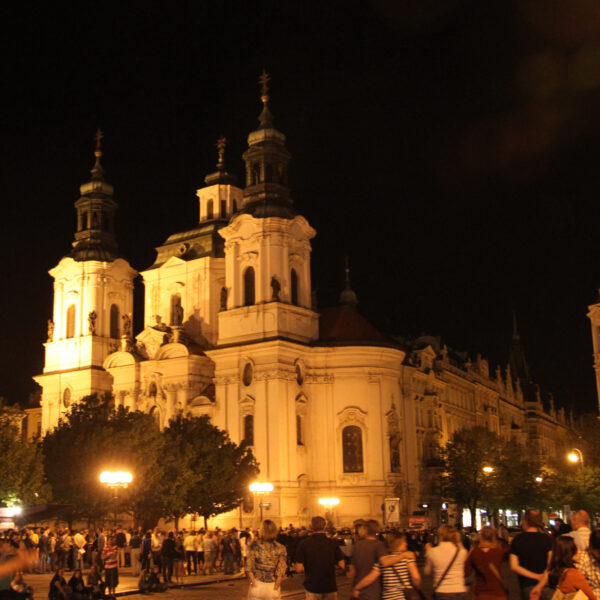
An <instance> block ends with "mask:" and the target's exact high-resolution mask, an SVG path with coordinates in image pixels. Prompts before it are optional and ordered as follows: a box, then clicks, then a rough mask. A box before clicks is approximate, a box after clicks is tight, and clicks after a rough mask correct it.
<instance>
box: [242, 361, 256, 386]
mask: <svg viewBox="0 0 600 600" xmlns="http://www.w3.org/2000/svg"><path fill="white" fill-rule="evenodd" d="M253 377H254V369H253V368H252V363H246V364H245V366H244V372H243V373H242V383H243V384H244V385H245V386H246V387H248V386H249V385H250V384H251V383H252V378H253Z"/></svg>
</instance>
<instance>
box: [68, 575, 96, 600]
mask: <svg viewBox="0 0 600 600" xmlns="http://www.w3.org/2000/svg"><path fill="white" fill-rule="evenodd" d="M69 587H70V588H71V592H72V594H71V600H89V599H90V595H91V591H92V590H91V589H90V588H88V587H87V586H86V585H85V582H84V581H83V576H82V575H81V569H75V571H73V575H72V577H71V579H69Z"/></svg>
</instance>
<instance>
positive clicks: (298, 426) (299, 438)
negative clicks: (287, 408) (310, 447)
mask: <svg viewBox="0 0 600 600" xmlns="http://www.w3.org/2000/svg"><path fill="white" fill-rule="evenodd" d="M296 444H297V445H298V446H304V442H303V440H302V415H296Z"/></svg>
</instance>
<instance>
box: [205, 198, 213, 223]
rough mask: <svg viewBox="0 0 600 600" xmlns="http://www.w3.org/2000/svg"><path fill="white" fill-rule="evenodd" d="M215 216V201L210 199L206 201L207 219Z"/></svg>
mask: <svg viewBox="0 0 600 600" xmlns="http://www.w3.org/2000/svg"><path fill="white" fill-rule="evenodd" d="M212 218H213V201H212V200H209V201H208V202H207V203H206V219H207V220H210V219H212Z"/></svg>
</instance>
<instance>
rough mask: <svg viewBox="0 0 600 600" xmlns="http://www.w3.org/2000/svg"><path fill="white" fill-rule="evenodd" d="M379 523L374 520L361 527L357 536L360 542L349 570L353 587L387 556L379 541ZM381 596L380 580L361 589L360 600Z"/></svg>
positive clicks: (374, 599)
mask: <svg viewBox="0 0 600 600" xmlns="http://www.w3.org/2000/svg"><path fill="white" fill-rule="evenodd" d="M378 532H379V523H378V522H377V521H375V520H374V519H371V520H370V521H367V522H366V523H364V524H362V525H359V526H358V530H357V534H358V538H359V539H358V541H357V542H356V544H355V545H354V548H353V549H352V560H351V562H350V569H349V570H348V574H347V576H348V578H349V579H351V580H352V587H353V588H354V587H356V584H357V583H358V582H359V581H360V580H361V579H363V577H365V576H366V575H368V574H369V573H370V572H371V570H372V569H373V566H374V565H375V563H376V562H377V561H378V560H379V559H380V558H381V557H382V556H384V555H385V554H387V552H386V550H385V546H384V545H383V543H382V542H380V541H379V540H378V539H377V533H378ZM380 596H381V582H380V580H379V579H376V580H375V581H373V582H372V583H371V584H370V585H368V586H367V587H364V588H361V590H360V594H359V595H358V598H360V600H379V598H380Z"/></svg>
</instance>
